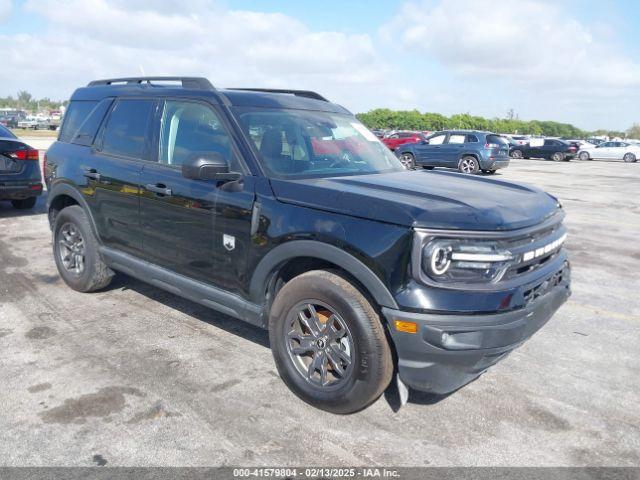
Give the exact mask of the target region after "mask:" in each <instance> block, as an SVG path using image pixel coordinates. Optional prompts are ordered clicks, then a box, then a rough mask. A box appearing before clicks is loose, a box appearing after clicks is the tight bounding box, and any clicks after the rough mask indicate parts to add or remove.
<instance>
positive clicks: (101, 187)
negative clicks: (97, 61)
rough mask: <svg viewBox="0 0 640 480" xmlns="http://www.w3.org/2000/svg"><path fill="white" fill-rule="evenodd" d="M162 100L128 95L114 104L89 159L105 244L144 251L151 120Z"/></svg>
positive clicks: (86, 166) (91, 186)
mask: <svg viewBox="0 0 640 480" xmlns="http://www.w3.org/2000/svg"><path fill="white" fill-rule="evenodd" d="M157 103H158V102H157V101H156V100H154V99H149V98H140V99H136V98H123V99H119V100H116V101H115V102H114V104H113V105H112V107H111V110H110V112H109V115H108V117H107V118H106V120H105V122H104V124H103V126H102V129H101V132H100V134H99V136H98V140H97V142H96V146H95V148H94V149H93V152H92V156H91V157H92V158H91V161H90V162H89V163H86V164H83V166H82V167H83V169H84V175H85V177H87V179H88V183H89V185H88V187H87V188H86V189H85V192H86V193H87V194H88V195H89V196H90V197H92V198H91V204H92V209H93V211H94V219H95V221H96V226H97V228H98V231H99V234H100V237H101V240H102V242H103V244H104V245H105V246H108V247H112V248H117V249H118V250H121V251H125V252H128V253H132V254H135V255H140V253H141V251H142V238H141V233H140V211H139V210H140V174H141V172H142V167H143V165H144V163H145V162H148V161H149V160H150V158H151V138H150V136H151V132H152V130H151V121H152V118H153V116H154V114H155V111H156V108H157Z"/></svg>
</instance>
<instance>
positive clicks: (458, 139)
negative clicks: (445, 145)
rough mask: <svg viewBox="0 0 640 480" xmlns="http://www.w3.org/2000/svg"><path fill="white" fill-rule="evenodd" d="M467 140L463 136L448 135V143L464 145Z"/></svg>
mask: <svg viewBox="0 0 640 480" xmlns="http://www.w3.org/2000/svg"><path fill="white" fill-rule="evenodd" d="M466 138H467V136H466V135H464V134H462V135H461V134H451V135H449V143H464V141H465V139H466Z"/></svg>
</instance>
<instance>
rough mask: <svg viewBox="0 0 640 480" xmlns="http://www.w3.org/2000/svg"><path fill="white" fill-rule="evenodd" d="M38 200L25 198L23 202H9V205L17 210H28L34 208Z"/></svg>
mask: <svg viewBox="0 0 640 480" xmlns="http://www.w3.org/2000/svg"><path fill="white" fill-rule="evenodd" d="M37 201H38V199H37V198H36V197H31V198H25V199H23V200H11V205H13V208H15V209H17V210H28V209H30V208H33V207H35V206H36V202H37Z"/></svg>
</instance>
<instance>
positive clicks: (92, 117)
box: [71, 98, 113, 146]
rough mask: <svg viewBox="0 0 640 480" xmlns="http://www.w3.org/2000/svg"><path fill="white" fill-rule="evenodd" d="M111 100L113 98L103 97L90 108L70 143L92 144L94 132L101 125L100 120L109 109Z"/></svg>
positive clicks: (94, 136)
mask: <svg viewBox="0 0 640 480" xmlns="http://www.w3.org/2000/svg"><path fill="white" fill-rule="evenodd" d="M112 102H113V98H105V99H104V100H102V101H101V102H100V103H98V105H96V106H95V108H94V109H93V110H91V113H90V114H89V116H88V117H87V118H86V120H85V121H84V122H83V123H82V125H80V128H78V130H77V131H76V133H75V135H74V136H73V138H72V140H71V143H74V144H76V145H85V146H91V145H93V140H94V139H95V138H96V133H98V129H99V128H100V125H102V120H103V119H104V116H105V114H106V113H107V111H108V110H109V107H110V106H111V103H112Z"/></svg>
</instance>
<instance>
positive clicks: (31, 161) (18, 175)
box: [0, 125, 42, 209]
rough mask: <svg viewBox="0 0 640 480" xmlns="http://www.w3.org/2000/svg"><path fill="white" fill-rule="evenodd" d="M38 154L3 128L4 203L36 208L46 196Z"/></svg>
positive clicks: (0, 177)
mask: <svg viewBox="0 0 640 480" xmlns="http://www.w3.org/2000/svg"><path fill="white" fill-rule="evenodd" d="M38 159H39V155H38V150H36V149H34V148H32V147H30V146H29V145H27V144H26V143H23V142H21V141H20V140H18V138H17V137H16V136H15V135H14V134H13V133H11V132H10V131H9V130H7V129H6V128H5V127H3V126H2V125H0V200H10V201H11V204H12V205H13V206H14V208H18V209H27V208H33V207H34V205H35V204H36V200H37V197H38V196H39V195H40V194H41V193H42V176H41V174H40V164H39V163H38Z"/></svg>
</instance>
